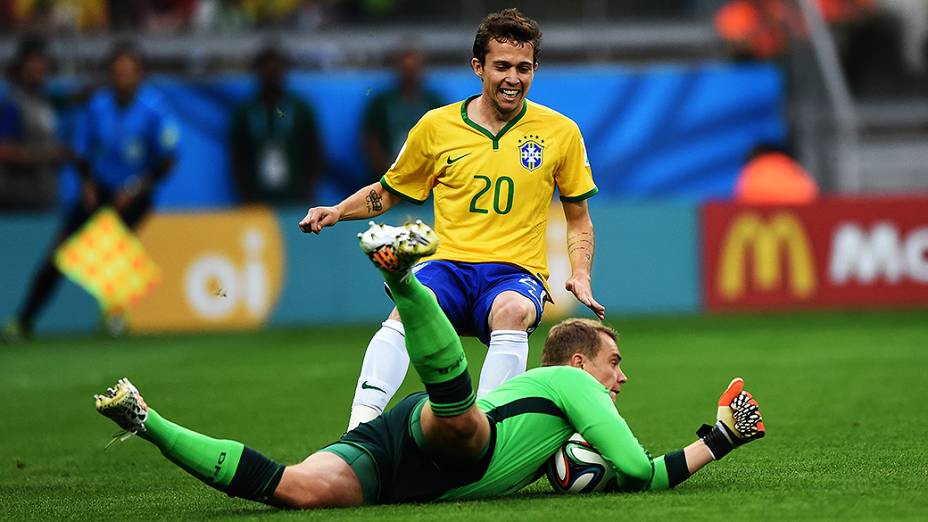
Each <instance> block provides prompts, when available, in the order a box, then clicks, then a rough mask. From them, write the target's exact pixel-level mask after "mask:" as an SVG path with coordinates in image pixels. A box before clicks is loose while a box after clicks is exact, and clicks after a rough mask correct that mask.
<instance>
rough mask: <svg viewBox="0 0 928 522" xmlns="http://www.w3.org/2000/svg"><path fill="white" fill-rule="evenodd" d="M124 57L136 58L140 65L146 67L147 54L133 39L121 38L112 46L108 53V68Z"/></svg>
mask: <svg viewBox="0 0 928 522" xmlns="http://www.w3.org/2000/svg"><path fill="white" fill-rule="evenodd" d="M123 57H126V58H130V59H132V60H134V61H135V63H137V64H138V65H139V67H142V68H144V67H145V56H144V55H143V54H142V50H141V48H139V46H138V45H136V43H135V42H133V41H132V40H119V41H117V42H116V43H114V44H113V46H112V47H110V52H109V53H108V54H107V55H106V66H107V68H109V67H112V66H113V64H114V63H116V60H118V59H120V58H123Z"/></svg>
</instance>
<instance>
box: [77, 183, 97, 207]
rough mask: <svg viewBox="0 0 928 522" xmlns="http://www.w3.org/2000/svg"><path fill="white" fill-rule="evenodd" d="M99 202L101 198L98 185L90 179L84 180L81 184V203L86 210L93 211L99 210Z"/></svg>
mask: <svg viewBox="0 0 928 522" xmlns="http://www.w3.org/2000/svg"><path fill="white" fill-rule="evenodd" d="M99 202H100V196H99V191H98V189H97V184H96V183H94V182H93V180H90V179H87V180H84V181H83V182H82V183H81V203H82V204H83V205H84V209H86V210H88V211H90V210H93V209H95V208H97V204H98V203H99Z"/></svg>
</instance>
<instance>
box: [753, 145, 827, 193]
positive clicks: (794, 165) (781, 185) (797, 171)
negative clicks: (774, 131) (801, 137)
mask: <svg viewBox="0 0 928 522" xmlns="http://www.w3.org/2000/svg"><path fill="white" fill-rule="evenodd" d="M817 197H818V185H816V183H815V180H814V179H812V176H810V175H809V173H808V172H807V171H806V169H804V168H802V165H800V164H799V163H798V162H797V161H796V160H794V159H793V158H792V157H790V156H789V155H788V154H786V152H785V151H784V150H783V149H782V148H780V147H777V146H773V145H768V144H763V145H759V146H757V147H756V148H755V149H754V150H753V151H752V152H751V155H750V156H749V159H748V163H747V164H746V165H745V166H744V168H743V169H742V170H741V173H740V174H739V175H738V181H737V185H736V186H735V201H737V202H738V203H745V204H754V205H801V204H807V203H811V202H812V201H814V200H815V199H816V198H817Z"/></svg>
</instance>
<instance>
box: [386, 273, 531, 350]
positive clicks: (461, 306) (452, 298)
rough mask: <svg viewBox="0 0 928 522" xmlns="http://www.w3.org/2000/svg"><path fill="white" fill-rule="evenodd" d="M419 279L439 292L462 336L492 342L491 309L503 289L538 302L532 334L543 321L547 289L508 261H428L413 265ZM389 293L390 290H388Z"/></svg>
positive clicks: (448, 314) (446, 313)
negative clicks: (542, 315)
mask: <svg viewBox="0 0 928 522" xmlns="http://www.w3.org/2000/svg"><path fill="white" fill-rule="evenodd" d="M413 273H415V274H416V278H417V279H418V280H419V282H421V283H422V284H423V285H425V286H426V287H428V289H429V290H431V291H432V292H434V293H435V296H436V297H437V298H438V304H439V305H440V306H441V309H442V310H443V311H444V312H445V315H446V316H447V317H448V319H449V320H450V321H451V324H452V325H453V326H454V329H455V331H457V333H458V335H468V336H473V337H476V338H478V339H480V342H482V343H483V344H485V345H487V346H489V344H490V325H489V324H488V320H489V317H490V308H491V307H492V306H493V300H494V299H496V296H498V295H499V294H501V293H503V292H507V291H512V292H516V293H518V294H521V295H523V296H525V297H527V298H528V299H529V300H530V301H532V303H534V304H535V323H534V324H532V325H531V327H530V328H529V329H528V333H532V332H533V331H534V330H535V328H536V327H538V323H540V322H541V313H542V311H543V310H544V304H545V298H546V296H547V292H546V291H545V286H544V285H543V284H542V283H541V281H540V280H539V279H538V278H537V277H536V276H534V275H532V274H530V273H528V272H526V271H525V270H523V269H521V268H519V267H517V266H513V265H507V264H504V263H462V262H458V261H444V260H435V261H425V262H423V263H419V264H418V265H416V266H415V267H414V268H413ZM388 292H389V289H388Z"/></svg>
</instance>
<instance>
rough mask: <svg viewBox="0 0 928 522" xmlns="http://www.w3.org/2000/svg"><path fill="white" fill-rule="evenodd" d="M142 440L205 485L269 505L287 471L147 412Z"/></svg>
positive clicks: (239, 446)
mask: <svg viewBox="0 0 928 522" xmlns="http://www.w3.org/2000/svg"><path fill="white" fill-rule="evenodd" d="M145 428H146V431H144V432H141V433H139V436H141V437H142V438H144V439H145V440H147V441H149V442H151V443H152V444H154V445H156V446H158V448H159V449H160V450H161V453H162V454H164V456H165V457H167V458H168V460H170V461H171V462H173V463H174V464H177V465H178V466H179V467H181V468H182V469H184V470H185V471H186V472H188V473H190V474H191V475H193V476H194V477H196V478H198V479H199V480H200V481H202V482H204V483H205V484H207V485H209V486H212V487H214V488H216V489H218V490H219V491H222V492H225V493H227V494H228V495H229V496H234V497H241V498H246V499H250V500H257V501H259V502H266V501H267V500H268V499H269V498H271V496H272V495H273V494H274V490H275V489H276V488H277V485H278V484H279V483H280V479H281V477H282V476H283V470H284V467H283V466H281V465H280V464H277V463H276V462H273V461H271V460H270V459H268V458H267V457H265V456H263V455H261V454H260V453H258V452H256V451H254V450H252V449H251V448H247V447H245V445H244V444H242V443H241V442H236V441H233V440H221V439H214V438H212V437H208V436H206V435H203V434H201V433H197V432H195V431H191V430H188V429H187V428H184V427H182V426H178V425H177V424H174V423H173V422H171V421H169V420H167V419H165V418H164V417H162V416H161V415H158V412H156V411H155V410H152V409H149V410H148V419H146V421H145Z"/></svg>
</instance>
